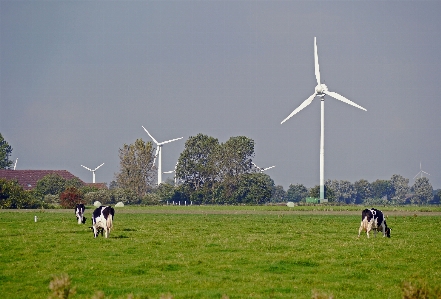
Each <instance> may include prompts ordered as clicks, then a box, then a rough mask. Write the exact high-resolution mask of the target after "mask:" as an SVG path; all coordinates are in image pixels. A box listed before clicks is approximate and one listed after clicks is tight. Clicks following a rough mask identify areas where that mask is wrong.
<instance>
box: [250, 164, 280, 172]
mask: <svg viewBox="0 0 441 299" xmlns="http://www.w3.org/2000/svg"><path fill="white" fill-rule="evenodd" d="M251 163H252V164H253V165H254V167H256V168H257V169H258V170H259V171H260V172H264V171H266V170H268V169H271V168H273V167H276V166H275V165H274V166H270V167H267V168H261V167H259V166H257V165H256V164H254V162H251Z"/></svg>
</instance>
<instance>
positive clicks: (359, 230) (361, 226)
mask: <svg viewBox="0 0 441 299" xmlns="http://www.w3.org/2000/svg"><path fill="white" fill-rule="evenodd" d="M362 231H363V221H362V222H361V224H360V228H359V229H358V237H359V238H360V234H361V232H362Z"/></svg>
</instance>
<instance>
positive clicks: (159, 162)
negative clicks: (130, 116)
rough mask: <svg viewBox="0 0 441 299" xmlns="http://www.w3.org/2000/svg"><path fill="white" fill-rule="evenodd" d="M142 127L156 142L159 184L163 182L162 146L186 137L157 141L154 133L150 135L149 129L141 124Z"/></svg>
mask: <svg viewBox="0 0 441 299" xmlns="http://www.w3.org/2000/svg"><path fill="white" fill-rule="evenodd" d="M141 127H142V128H143V129H144V131H146V132H147V134H149V136H150V138H152V140H153V142H154V143H156V153H155V160H156V157H157V156H158V155H159V156H158V186H159V184H161V183H162V170H161V160H162V158H161V152H162V150H161V149H162V146H163V145H164V144H166V143H169V142H172V141H176V140H179V139H182V138H184V137H180V138H175V139H172V140H167V141H163V142H158V141H156V139H155V138H153V136H152V135H150V133H149V131H147V129H146V128H144V126H141ZM155 160H153V164H155Z"/></svg>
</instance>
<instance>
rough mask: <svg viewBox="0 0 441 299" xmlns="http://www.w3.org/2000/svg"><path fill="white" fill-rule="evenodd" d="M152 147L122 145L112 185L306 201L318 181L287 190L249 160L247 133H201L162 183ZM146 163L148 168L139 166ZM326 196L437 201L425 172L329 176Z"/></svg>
mask: <svg viewBox="0 0 441 299" xmlns="http://www.w3.org/2000/svg"><path fill="white" fill-rule="evenodd" d="M153 150H154V149H153V145H152V143H151V142H147V143H144V142H143V141H142V140H137V141H136V142H135V143H134V144H132V145H124V147H123V148H122V149H120V161H121V170H120V172H119V173H118V174H117V175H116V178H117V180H116V182H114V185H116V186H119V187H122V188H133V187H130V186H131V185H130V184H133V183H134V182H141V184H142V188H141V187H136V188H134V189H136V190H138V191H139V192H138V195H139V196H141V197H142V196H143V197H146V198H150V199H151V202H152V203H158V202H162V203H165V202H166V201H168V202H184V201H186V202H192V203H196V204H264V203H279V202H287V201H293V202H305V201H306V198H307V197H314V198H318V197H319V190H320V187H319V186H318V185H317V186H314V187H312V188H307V187H305V186H304V185H303V184H291V185H290V186H289V188H288V190H286V191H285V190H284V189H283V186H280V185H278V186H276V185H275V184H274V181H273V180H272V179H271V177H270V176H268V175H266V174H264V173H263V172H262V171H261V169H259V168H257V167H256V166H255V165H254V164H253V163H252V159H253V158H254V141H253V140H252V139H250V138H247V137H245V136H238V137H231V138H230V139H229V140H228V141H226V142H225V143H220V142H219V141H218V139H216V138H214V137H211V136H207V135H204V134H198V135H196V136H192V137H190V138H189V139H188V140H187V141H186V143H185V148H184V150H183V152H182V153H181V154H180V156H179V159H178V162H177V165H176V169H175V179H174V180H171V181H168V182H166V183H162V184H161V185H160V186H155V184H154V182H155V177H156V167H155V166H154V164H153V161H154V155H153ZM142 151H144V154H141V152H142ZM137 157H139V158H137ZM137 160H139V161H138V162H134V161H137ZM126 161H132V162H131V163H126ZM130 169H132V170H130ZM146 169H148V170H149V171H148V172H144V173H143V172H142V171H141V170H146ZM128 174H131V175H135V176H136V175H138V178H136V179H135V178H133V177H130V176H129V175H128ZM325 197H326V198H327V199H328V201H329V202H334V203H341V204H396V205H401V204H430V203H439V197H440V190H437V191H435V192H434V190H433V188H432V186H431V184H430V182H429V179H428V178H426V177H421V178H418V179H417V180H416V181H415V183H414V184H413V185H412V186H409V179H406V178H404V177H403V176H401V175H398V174H394V175H393V176H392V177H391V178H390V179H389V180H376V181H374V182H372V183H370V182H368V181H367V180H365V179H361V180H359V181H356V182H355V183H351V182H349V181H345V180H340V181H338V180H327V181H326V182H325ZM145 202H149V200H145Z"/></svg>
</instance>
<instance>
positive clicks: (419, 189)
mask: <svg viewBox="0 0 441 299" xmlns="http://www.w3.org/2000/svg"><path fill="white" fill-rule="evenodd" d="M412 189H413V191H414V192H415V194H414V196H412V202H413V203H416V204H426V203H428V202H430V201H431V200H432V199H433V188H432V185H431V184H430V183H429V179H428V178H426V177H422V178H418V179H416V180H415V184H414V185H413V187H412Z"/></svg>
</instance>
